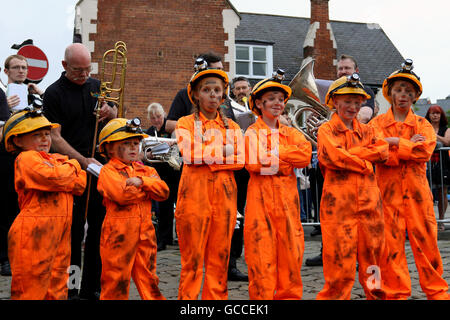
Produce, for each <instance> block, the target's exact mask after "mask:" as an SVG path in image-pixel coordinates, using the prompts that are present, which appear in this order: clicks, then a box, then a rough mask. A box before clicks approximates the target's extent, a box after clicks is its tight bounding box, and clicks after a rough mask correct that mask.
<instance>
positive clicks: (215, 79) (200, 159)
mask: <svg viewBox="0 0 450 320" xmlns="http://www.w3.org/2000/svg"><path fill="white" fill-rule="evenodd" d="M195 68H196V70H197V71H196V72H195V73H194V75H193V76H192V78H191V80H190V82H189V84H188V88H187V89H188V96H189V99H190V100H191V102H192V105H193V114H191V115H189V116H185V117H182V118H180V119H179V120H178V122H177V125H176V131H175V132H176V135H177V142H178V146H179V149H180V152H181V154H182V156H183V159H184V165H183V171H182V174H181V179H180V184H179V188H178V199H177V207H176V211H175V219H176V229H177V233H178V243H179V246H180V254H181V275H180V284H179V288H178V299H191V300H192V299H197V298H198V294H199V292H200V288H201V285H202V275H203V265H204V267H205V280H204V282H203V290H202V299H206V300H225V299H227V298H228V291H227V270H228V261H229V256H230V246H231V238H232V236H233V230H234V227H235V225H236V215H237V202H236V201H237V189H236V182H235V180H234V174H233V170H239V169H242V168H243V166H244V150H243V147H244V144H243V136H242V132H241V129H240V128H239V126H238V125H237V124H236V123H235V122H233V121H232V120H230V119H228V118H227V117H226V116H225V115H224V113H223V111H222V109H221V108H220V105H221V104H222V102H223V101H224V98H225V93H226V89H227V87H228V76H227V74H226V73H225V72H224V71H222V70H219V69H208V66H207V63H206V61H204V60H202V59H201V58H200V59H197V61H196V64H195ZM239 142H240V143H241V148H239V150H238V147H237V146H238V143H239ZM240 149H242V150H240ZM239 157H240V160H239ZM238 160H239V161H238Z"/></svg>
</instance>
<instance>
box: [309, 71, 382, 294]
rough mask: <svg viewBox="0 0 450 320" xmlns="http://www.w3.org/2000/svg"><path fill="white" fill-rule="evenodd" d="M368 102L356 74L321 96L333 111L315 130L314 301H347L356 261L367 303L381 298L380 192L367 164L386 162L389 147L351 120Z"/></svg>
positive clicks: (340, 81)
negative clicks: (319, 178)
mask: <svg viewBox="0 0 450 320" xmlns="http://www.w3.org/2000/svg"><path fill="white" fill-rule="evenodd" d="M368 98H370V95H369V94H367V93H366V91H365V90H364V87H363V86H362V84H361V82H359V76H358V75H357V74H353V75H352V76H349V77H347V76H343V77H341V78H339V79H338V80H336V81H334V82H333V83H332V84H331V86H330V88H329V89H328V93H327V95H326V97H325V101H326V104H327V106H328V107H329V108H330V109H334V108H335V109H336V113H334V114H333V115H332V116H331V119H330V121H328V122H326V123H324V124H322V125H321V126H320V128H319V131H318V136H317V142H318V152H317V155H318V159H319V163H320V168H321V169H322V172H323V176H324V184H323V191H322V192H323V193H322V200H321V203H320V225H321V229H322V241H323V275H324V278H325V285H324V287H323V289H322V290H321V291H320V292H319V293H318V295H317V297H316V298H317V299H318V300H324V299H327V300H329V299H331V300H341V299H350V297H351V291H352V287H353V283H354V280H355V271H356V262H357V261H358V264H359V268H358V274H359V282H360V283H361V285H362V287H363V289H364V292H365V294H366V297H367V299H370V300H372V299H382V298H383V297H384V295H383V291H382V290H381V282H380V281H381V279H380V277H381V276H383V274H381V273H380V259H381V257H382V253H383V245H384V221H383V212H382V207H381V194H380V190H379V189H378V186H377V182H376V179H375V173H374V168H373V165H372V163H373V162H383V161H386V159H387V157H388V147H389V146H388V143H387V142H386V141H384V140H383V139H381V138H378V137H377V136H376V133H375V131H374V130H373V128H371V127H369V126H367V125H365V124H362V123H359V122H358V120H356V116H357V114H358V112H359V110H360V108H361V105H362V103H363V102H364V101H365V100H366V99H368Z"/></svg>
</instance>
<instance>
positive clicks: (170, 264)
mask: <svg viewBox="0 0 450 320" xmlns="http://www.w3.org/2000/svg"><path fill="white" fill-rule="evenodd" d="M304 229H305V253H304V258H303V260H304V261H305V260H306V259H307V258H310V257H313V256H315V255H317V254H318V253H319V252H320V246H321V241H320V236H316V237H313V238H312V237H311V236H310V235H309V234H310V232H311V230H312V227H310V226H306V227H304ZM438 245H439V249H440V252H441V256H442V260H443V265H444V278H445V279H446V280H447V281H448V282H450V230H449V225H447V230H446V231H444V232H440V233H439V240H438ZM406 252H407V260H408V265H409V271H410V275H411V283H412V295H411V299H413V300H424V299H426V297H425V295H424V294H423V292H422V291H421V288H420V285H419V279H418V274H417V269H416V266H415V264H414V258H413V255H412V252H411V248H410V246H409V242H408V241H407V242H406ZM157 263H158V266H157V273H158V276H159V279H160V285H159V287H160V289H161V291H162V293H163V295H164V296H165V297H166V298H167V299H169V300H175V299H176V298H177V292H178V280H179V277H180V269H181V266H180V253H179V250H178V246H169V247H168V249H167V250H164V251H160V252H158V257H157ZM238 268H239V269H240V270H241V271H243V272H245V273H246V272H247V266H246V264H245V261H244V259H243V257H241V258H240V259H239V260H238ZM302 280H303V299H306V300H313V299H314V298H315V296H316V295H317V293H318V292H319V291H320V290H321V289H322V287H323V284H324V280H323V274H322V267H308V266H306V265H303V267H302ZM10 284H11V277H4V276H0V299H3V300H7V299H9V297H10ZM247 285H248V283H247V282H228V292H229V294H228V296H229V299H230V300H248V288H247ZM352 299H354V300H362V299H365V295H364V292H363V289H362V287H361V285H360V284H359V282H358V277H357V274H355V284H354V289H353V291H352ZM130 300H140V297H139V294H138V292H137V290H136V287H135V286H134V283H132V284H131V288H130Z"/></svg>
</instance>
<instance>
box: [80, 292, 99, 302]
mask: <svg viewBox="0 0 450 320" xmlns="http://www.w3.org/2000/svg"><path fill="white" fill-rule="evenodd" d="M79 297H80V299H81V300H100V292H98V291H94V292H89V293H80V296H79Z"/></svg>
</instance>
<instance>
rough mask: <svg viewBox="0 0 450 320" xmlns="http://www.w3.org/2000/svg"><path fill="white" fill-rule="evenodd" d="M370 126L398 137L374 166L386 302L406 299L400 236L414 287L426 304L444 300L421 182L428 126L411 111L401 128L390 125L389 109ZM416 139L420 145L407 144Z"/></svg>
mask: <svg viewBox="0 0 450 320" xmlns="http://www.w3.org/2000/svg"><path fill="white" fill-rule="evenodd" d="M370 125H371V126H373V127H374V128H375V130H376V131H377V132H380V134H381V135H382V136H383V137H399V138H400V142H399V146H398V147H397V146H394V147H391V148H390V149H389V160H388V161H387V162H386V163H384V164H379V165H377V166H376V173H377V179H378V185H379V187H380V190H381V193H382V196H383V211H384V220H385V234H386V253H385V257H384V258H383V264H382V266H381V267H382V273H383V275H384V276H383V278H382V279H383V287H384V289H385V291H386V293H387V298H388V299H407V298H408V297H409V296H410V295H411V280H410V277H409V272H408V265H407V260H406V255H405V231H407V232H408V238H409V242H410V244H411V249H412V251H413V254H414V259H415V263H416V266H417V270H418V272H419V282H420V285H421V287H422V290H423V291H424V293H425V294H426V295H427V298H428V299H447V298H448V294H447V290H448V285H447V282H446V281H445V280H444V279H443V278H442V274H443V266H442V260H441V256H440V253H439V248H438V245H437V225H436V218H435V213H434V209H433V196H432V194H431V191H430V188H429V184H428V180H427V177H426V163H427V161H429V160H430V157H431V155H432V154H433V150H434V148H435V145H436V134H435V132H434V129H433V127H432V126H431V124H430V123H429V122H428V121H427V120H426V119H425V118H423V117H420V116H417V115H415V114H414V113H413V112H412V111H411V110H410V111H409V112H408V114H407V116H406V119H405V121H404V122H397V121H395V119H394V114H393V111H392V108H391V109H389V110H388V111H387V113H385V114H382V115H379V116H378V117H376V118H374V119H373V120H372V121H371V122H370ZM415 134H421V135H422V136H424V137H425V138H426V140H425V141H423V142H415V143H414V142H412V141H410V139H411V137H412V136H413V135H415Z"/></svg>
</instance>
